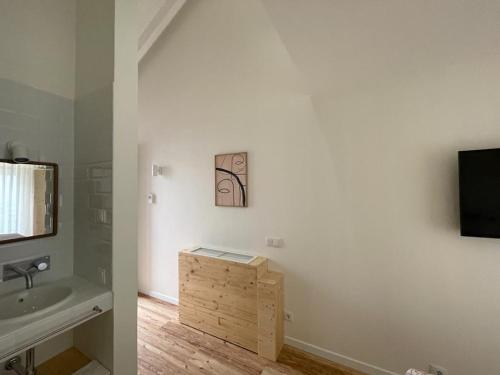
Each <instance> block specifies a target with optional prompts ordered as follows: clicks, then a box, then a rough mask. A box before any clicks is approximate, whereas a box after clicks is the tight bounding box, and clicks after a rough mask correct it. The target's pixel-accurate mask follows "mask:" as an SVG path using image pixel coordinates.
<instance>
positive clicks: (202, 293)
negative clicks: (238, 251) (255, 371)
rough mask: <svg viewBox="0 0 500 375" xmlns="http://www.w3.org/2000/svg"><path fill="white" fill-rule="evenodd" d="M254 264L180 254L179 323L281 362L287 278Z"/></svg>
mask: <svg viewBox="0 0 500 375" xmlns="http://www.w3.org/2000/svg"><path fill="white" fill-rule="evenodd" d="M267 267H268V261H267V259H266V258H263V257H255V258H254V259H253V260H251V261H250V262H249V263H241V262H238V261H232V260H225V259H218V258H214V257H210V256H204V255H197V254H194V253H192V252H189V251H181V252H180V253H179V320H180V322H181V323H183V324H185V325H188V326H190V327H193V328H196V329H199V330H201V331H204V332H207V333H209V334H211V335H214V336H217V337H219V338H221V339H224V340H227V341H229V342H232V343H234V344H236V345H239V346H242V347H244V348H246V349H248V350H251V351H253V352H256V353H258V354H259V355H260V356H262V357H264V358H267V359H271V360H276V358H277V357H278V355H279V352H280V350H281V347H282V346H283V335H284V332H283V275H282V274H281V273H278V272H271V271H269V270H268V268H267Z"/></svg>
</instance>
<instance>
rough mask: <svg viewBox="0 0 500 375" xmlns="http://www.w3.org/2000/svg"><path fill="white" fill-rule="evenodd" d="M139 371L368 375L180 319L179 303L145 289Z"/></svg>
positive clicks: (161, 374)
mask: <svg viewBox="0 0 500 375" xmlns="http://www.w3.org/2000/svg"><path fill="white" fill-rule="evenodd" d="M138 355H139V370H138V374H139V375H170V374H179V375H202V374H204V375H226V374H227V375H260V374H261V372H262V371H263V370H264V369H268V370H269V372H270V373H272V374H276V373H277V374H280V373H281V374H287V375H301V374H302V375H364V374H362V373H360V372H358V371H355V370H352V369H349V368H346V367H344V366H341V365H337V364H334V363H332V362H330V361H327V360H324V359H322V358H319V357H315V356H313V355H310V354H307V353H304V352H302V351H300V350H297V349H294V348H292V347H289V346H286V345H285V347H284V348H283V350H282V352H281V355H280V357H279V359H278V362H272V361H269V360H266V359H264V358H260V357H259V356H257V355H256V354H255V353H252V352H250V351H248V350H246V349H243V348H240V347H238V346H236V345H233V344H231V343H228V342H225V341H224V340H221V339H218V338H216V337H213V336H210V335H208V334H206V333H203V332H200V331H198V330H195V329H193V328H189V327H187V326H184V325H182V324H180V323H179V321H178V315H177V306H174V305H171V304H169V303H166V302H162V301H159V300H157V299H155V298H151V297H147V296H144V295H139V301H138Z"/></svg>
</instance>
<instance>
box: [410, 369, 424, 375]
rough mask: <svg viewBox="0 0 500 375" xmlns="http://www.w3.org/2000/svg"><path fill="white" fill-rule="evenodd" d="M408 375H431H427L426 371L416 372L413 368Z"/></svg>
mask: <svg viewBox="0 0 500 375" xmlns="http://www.w3.org/2000/svg"><path fill="white" fill-rule="evenodd" d="M406 375H429V374H427V373H426V372H424V371H420V370H415V369H414V368H411V369H409V370H408V371H406Z"/></svg>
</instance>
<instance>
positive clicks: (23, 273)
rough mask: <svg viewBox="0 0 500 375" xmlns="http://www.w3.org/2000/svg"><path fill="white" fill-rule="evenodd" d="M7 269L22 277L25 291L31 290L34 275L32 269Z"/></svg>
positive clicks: (11, 267) (10, 267)
mask: <svg viewBox="0 0 500 375" xmlns="http://www.w3.org/2000/svg"><path fill="white" fill-rule="evenodd" d="M8 269H9V270H12V271H14V272H15V273H17V274H18V275H20V276H24V279H25V280H26V289H31V288H33V276H34V274H35V273H36V271H34V270H32V269H33V267H30V268H29V269H27V270H23V269H22V268H20V267H17V266H8ZM32 272H33V273H32Z"/></svg>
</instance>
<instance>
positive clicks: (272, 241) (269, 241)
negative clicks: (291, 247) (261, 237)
mask: <svg viewBox="0 0 500 375" xmlns="http://www.w3.org/2000/svg"><path fill="white" fill-rule="evenodd" d="M266 246H267V247H282V246H283V240H282V239H281V238H276V237H266Z"/></svg>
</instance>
